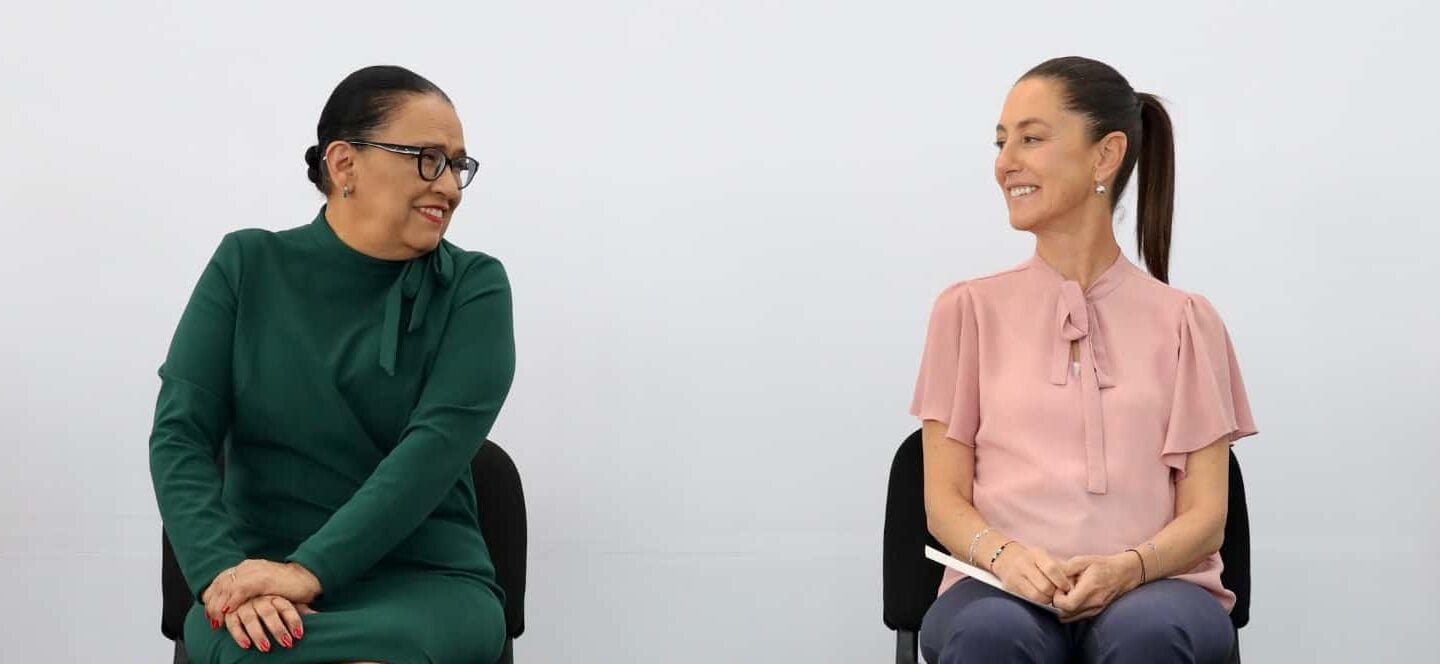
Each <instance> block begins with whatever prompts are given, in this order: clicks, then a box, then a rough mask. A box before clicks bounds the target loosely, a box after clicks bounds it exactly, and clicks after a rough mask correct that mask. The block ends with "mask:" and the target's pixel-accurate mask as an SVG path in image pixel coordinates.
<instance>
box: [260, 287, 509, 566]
mask: <svg viewBox="0 0 1440 664" xmlns="http://www.w3.org/2000/svg"><path fill="white" fill-rule="evenodd" d="M455 287H456V288H459V289H461V290H460V291H459V294H458V295H457V296H456V299H455V301H454V304H453V305H452V306H453V307H454V309H453V311H452V313H451V315H450V317H449V320H448V323H447V325H446V329H445V331H444V333H443V334H442V336H441V339H440V345H439V347H438V350H437V353H436V355H435V360H434V364H433V368H432V369H431V372H430V375H429V376H428V377H427V379H426V383H425V386H424V387H423V388H422V390H421V393H420V398H419V401H418V403H416V405H415V408H414V410H413V411H412V412H411V415H410V418H409V420H408V422H407V424H406V426H405V428H404V430H403V431H402V433H401V435H400V439H399V443H398V444H397V445H396V446H395V448H394V449H393V450H391V451H390V453H389V454H388V455H387V456H386V457H385V459H384V460H382V461H381V462H380V464H379V465H378V466H377V467H376V469H375V471H374V472H373V473H372V474H371V475H370V477H369V478H367V479H366V480H365V482H364V483H363V484H362V485H361V486H360V488H359V489H358V490H357V491H356V492H355V493H354V495H353V496H351V497H350V499H349V500H348V501H347V502H346V503H345V504H344V505H342V506H341V507H340V508H339V509H338V510H337V511H336V512H335V513H334V514H333V515H331V517H330V518H329V520H327V521H326V522H325V524H324V525H323V526H321V527H320V529H319V530H317V531H315V532H314V533H313V534H312V535H311V536H310V537H309V538H307V539H306V540H305V541H303V542H302V543H301V544H300V545H299V546H298V547H297V548H296V549H295V551H294V552H293V553H292V554H291V555H290V556H288V557H287V560H291V561H294V562H297V563H300V564H301V565H304V566H305V568H306V569H309V570H310V571H311V572H312V573H313V574H315V576H316V577H317V578H319V580H320V584H321V587H322V588H323V589H324V591H325V592H326V593H333V592H336V591H338V590H340V589H341V588H343V587H344V586H345V585H347V584H348V583H350V582H351V581H352V580H354V579H355V578H356V577H358V576H359V575H360V574H362V573H363V572H365V571H366V570H368V569H369V568H370V567H371V566H373V565H374V564H375V563H376V562H378V561H379V560H380V559H381V558H382V557H383V556H384V555H385V554H386V553H387V552H389V551H391V550H392V549H393V548H395V546H396V545H397V544H399V543H400V542H401V541H402V540H403V539H404V538H405V537H407V536H408V535H409V534H411V533H412V532H414V530H415V529H416V528H417V527H418V526H419V525H420V523H421V522H422V521H424V519H425V518H426V517H427V516H428V515H429V514H431V513H432V512H433V511H434V510H435V508H436V506H437V505H438V504H439V503H440V502H441V500H442V499H443V498H444V496H445V494H446V493H447V492H449V491H450V490H451V489H452V488H453V487H454V485H455V483H456V482H457V481H458V480H459V478H460V476H461V474H462V473H463V472H464V471H465V469H466V468H468V467H469V464H470V461H471V459H472V458H473V457H474V456H475V453H476V452H477V451H478V450H479V448H480V445H481V444H483V443H484V441H485V437H486V436H487V435H488V434H489V432H490V427H491V426H492V425H493V424H494V423H495V418H496V416H497V415H498V414H499V412H500V407H501V405H502V404H503V403H504V401H505V397H506V395H507V394H508V393H509V391H510V383H511V380H512V378H513V377H514V373H515V342H514V331H513V326H512V314H511V298H510V286H509V282H508V279H507V278H506V275H505V270H504V267H503V266H502V265H501V264H500V262H499V261H496V260H494V259H488V260H485V261H483V262H481V263H479V264H477V265H475V266H474V267H472V268H471V269H469V270H467V271H466V272H465V273H464V275H462V276H461V278H460V279H458V280H457V282H456V285H455Z"/></svg>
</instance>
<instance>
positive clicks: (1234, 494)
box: [883, 431, 1250, 664]
mask: <svg viewBox="0 0 1440 664" xmlns="http://www.w3.org/2000/svg"><path fill="white" fill-rule="evenodd" d="M924 463H925V459H924V448H923V446H922V445H921V442H920V432H919V431H916V432H915V433H912V434H910V437H908V438H906V439H905V442H903V443H901V444H900V449H899V450H896V452H895V460H894V461H893V462H892V463H891V465H890V485H889V489H888V491H887V494H886V497H885V551H884V563H883V566H884V571H883V574H884V580H883V586H884V590H883V593H884V604H885V606H884V610H885V616H884V619H885V626H886V627H889V628H890V629H892V630H895V662H896V664H916V662H918V661H919V654H920V648H919V634H920V621H921V620H922V619H923V618H924V617H925V611H927V610H928V609H929V608H930V603H931V602H933V601H934V600H935V592H936V590H938V589H939V588H940V576H941V572H942V568H941V567H940V565H938V564H935V563H932V562H930V561H929V560H926V559H925V557H924V555H923V551H924V548H925V546H926V545H927V544H928V545H930V546H933V547H935V548H936V549H939V550H941V551H944V550H945V547H943V546H941V545H940V543H939V542H937V541H936V540H935V538H934V537H933V536H932V535H931V534H930V531H929V528H928V527H927V526H926V524H925V486H924V484H925V474H924ZM1229 509H1230V511H1229V516H1228V518H1227V519H1226V521H1225V543H1224V544H1223V545H1222V546H1221V547H1220V558H1221V559H1222V560H1224V561H1225V569H1224V570H1223V571H1222V572H1221V573H1220V579H1221V581H1222V582H1223V583H1224V584H1225V587H1226V588H1229V589H1230V590H1231V591H1233V592H1234V593H1235V608H1234V609H1233V610H1231V611H1230V622H1231V623H1233V624H1234V626H1235V629H1236V630H1237V632H1236V638H1235V651H1234V652H1233V653H1232V654H1231V656H1230V662H1231V664H1240V638H1239V632H1238V630H1239V629H1240V628H1241V627H1244V626H1245V625H1247V624H1249V622H1250V514H1249V511H1248V510H1247V508H1246V506H1245V480H1244V478H1243V477H1241V475H1240V462H1239V461H1237V460H1236V459H1235V453H1234V452H1233V451H1232V452H1231V453H1230V508H1229Z"/></svg>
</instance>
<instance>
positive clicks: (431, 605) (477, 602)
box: [185, 572, 505, 664]
mask: <svg viewBox="0 0 1440 664" xmlns="http://www.w3.org/2000/svg"><path fill="white" fill-rule="evenodd" d="M315 608H316V609H317V610H318V613H314V614H311V615H308V616H304V617H303V618H302V620H303V621H304V624H305V635H304V637H303V638H301V639H299V640H297V641H296V642H295V647H294V648H290V649H287V648H283V647H280V645H279V644H277V643H273V642H272V644H271V645H272V646H273V647H272V648H271V650H270V652H269V653H261V652H258V651H257V650H255V649H254V648H253V647H252V648H250V649H249V650H244V649H241V648H240V647H239V646H237V645H236V644H235V640H234V639H233V638H231V636H230V633H229V631H228V630H226V629H225V628H224V627H223V626H222V627H221V629H219V630H211V629H210V623H209V621H208V620H206V618H205V614H204V611H203V610H202V609H201V607H200V606H199V605H198V604H197V605H196V606H194V607H192V608H191V610H190V613H189V614H188V615H187V616H186V621H185V646H186V649H187V650H188V651H189V653H190V658H191V661H193V662H195V663H196V664H242V663H247V664H248V663H250V662H267V663H271V664H312V663H313V664H321V663H329V662H339V661H357V660H366V661H381V662H386V663H387V664H409V663H410V662H422V663H431V662H433V663H436V664H476V663H479V662H488V661H493V660H494V659H495V658H496V657H498V656H499V654H500V650H501V648H502V647H504V642H505V611H504V607H503V606H501V604H500V601H499V599H497V598H496V597H495V595H494V593H493V592H491V590H490V588H489V587H487V586H486V585H485V584H483V583H481V582H480V581H476V580H473V579H470V578H466V577H461V576H452V575H446V574H441V573H419V572H403V573H393V574H386V575H384V576H379V577H376V578H373V579H368V580H364V581H359V582H356V583H355V584H354V585H352V586H351V587H349V588H346V589H345V592H344V593H343V595H342V596H340V597H337V598H334V599H333V600H330V599H327V600H325V601H322V602H321V603H320V604H319V605H317V606H316V607H315Z"/></svg>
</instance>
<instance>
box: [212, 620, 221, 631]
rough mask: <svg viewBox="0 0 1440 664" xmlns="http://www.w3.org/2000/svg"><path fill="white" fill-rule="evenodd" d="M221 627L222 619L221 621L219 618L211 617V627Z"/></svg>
mask: <svg viewBox="0 0 1440 664" xmlns="http://www.w3.org/2000/svg"><path fill="white" fill-rule="evenodd" d="M219 628H220V621H219V620H216V619H214V618H211V619H210V629H219Z"/></svg>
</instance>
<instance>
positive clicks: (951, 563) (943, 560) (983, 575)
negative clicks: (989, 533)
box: [925, 546, 1060, 614]
mask: <svg viewBox="0 0 1440 664" xmlns="http://www.w3.org/2000/svg"><path fill="white" fill-rule="evenodd" d="M925 557H926V558H929V559H931V560H933V561H935V562H937V563H940V564H941V565H944V566H946V567H949V568H950V569H953V570H955V571H957V572H960V573H961V574H964V575H965V576H968V577H970V578H972V579H975V580H976V581H979V582H981V583H983V584H985V585H987V586H990V587H992V588H995V589H997V590H1002V591H1004V592H1006V593H1009V594H1011V595H1015V596H1016V597H1019V598H1020V599H1023V600H1025V601H1027V602H1030V603H1031V604H1034V605H1035V606H1038V607H1040V608H1042V609H1045V610H1046V611H1049V612H1050V613H1055V614H1059V613H1060V609H1057V608H1055V607H1053V606H1050V605H1049V604H1041V603H1039V602H1036V601H1033V600H1031V599H1030V598H1028V597H1025V596H1024V595H1018V594H1016V593H1012V592H1010V591H1008V590H1005V584H1003V583H1001V582H1000V577H997V576H995V575H994V574H991V573H989V572H987V571H985V570H983V569H980V568H979V567H976V566H974V565H967V564H965V563H962V562H960V561H959V560H956V559H955V558H954V557H952V556H947V555H945V554H943V553H941V552H940V551H939V550H938V549H936V548H935V547H933V546H926V547H925Z"/></svg>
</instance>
